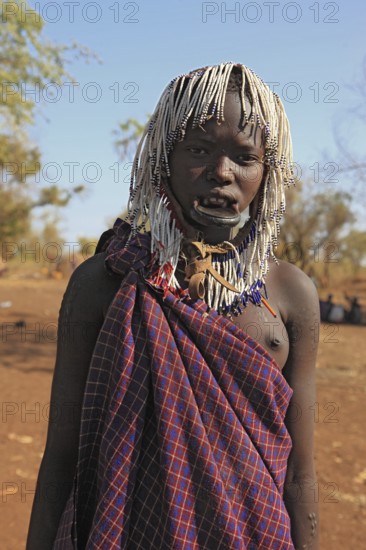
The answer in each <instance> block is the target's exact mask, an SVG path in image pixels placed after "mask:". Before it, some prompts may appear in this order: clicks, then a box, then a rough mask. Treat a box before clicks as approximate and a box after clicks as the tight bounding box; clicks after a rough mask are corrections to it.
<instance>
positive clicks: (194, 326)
mask: <svg viewBox="0 0 366 550" xmlns="http://www.w3.org/2000/svg"><path fill="white" fill-rule="evenodd" d="M128 228H129V226H128V225H127V224H125V223H124V222H121V220H117V222H116V224H115V227H114V229H115V237H114V238H113V239H112V240H111V241H110V243H109V246H108V253H109V256H108V258H107V265H108V266H109V268H110V269H112V270H113V271H115V272H117V273H120V274H123V275H124V278H123V282H122V284H121V286H120V289H119V290H118V292H117V294H116V296H115V298H114V300H113V302H112V304H111V306H110V308H109V311H108V313H107V316H106V319H105V322H104V325H103V327H102V329H101V332H100V334H99V338H98V341H97V344H96V347H95V349H94V354H93V358H92V363H91V367H90V372H89V376H88V380H87V385H86V390H85V397H84V405H83V415H82V423H81V434H80V447H79V460H78V466H77V475H76V481H75V489H74V491H73V492H72V494H71V496H70V498H69V501H68V503H67V505H66V509H65V511H64V514H63V517H62V519H61V523H60V526H59V530H58V534H57V538H56V541H55V544H54V547H53V548H54V550H66V549H69V548H70V549H72V548H79V549H81V548H82V549H84V548H86V549H88V550H92V549H93V550H94V549H105V550H114V549H126V550H135V549H136V550H137V549H141V550H149V549H157V550H158V549H162V550H172V549H174V550H198V549H207V550H217V549H219V550H220V549H222V550H223V549H230V550H234V549H237V550H239V549H240V550H244V549H247V550H254V549H261V550H265V549H271V550H275V549H280V550H286V549H291V550H294V546H293V543H292V541H291V536H290V520H289V517H288V514H287V511H286V509H285V506H284V502H283V498H282V495H283V484H284V478H285V474H286V466H287V459H288V455H289V453H290V449H291V441H290V438H289V435H288V432H287V430H286V428H285V425H284V416H285V413H286V409H287V406H288V403H289V400H290V397H291V394H292V391H291V389H290V387H289V386H288V384H287V382H286V381H285V379H284V377H283V375H282V374H281V371H280V370H279V368H278V366H277V365H276V363H275V362H274V361H273V360H272V359H271V357H270V356H269V355H268V354H267V353H266V351H265V350H264V349H263V348H262V347H261V346H260V345H258V344H257V343H256V342H255V341H253V340H252V339H251V338H249V337H248V336H247V335H245V334H244V333H243V331H242V330H240V329H239V328H237V327H236V326H235V325H234V324H233V323H232V322H231V321H230V320H229V319H226V318H225V317H222V316H220V315H218V314H217V313H216V312H212V311H211V312H210V313H209V315H208V316H206V315H207V313H206V312H207V306H206V304H205V303H204V302H202V301H200V300H198V301H196V302H194V303H193V302H192V301H191V300H190V299H189V297H188V296H187V297H185V298H183V299H182V298H181V299H179V298H177V297H175V296H173V294H171V293H170V292H167V293H165V295H164V294H163V293H162V292H161V291H159V290H157V289H154V288H153V287H152V286H151V285H149V284H148V283H147V281H146V279H145V278H144V276H143V275H144V274H145V275H146V270H147V268H148V266H149V263H150V261H151V256H150V242H149V237H148V235H139V236H138V237H136V238H135V239H134V240H133V241H132V242H131V243H130V245H129V246H128V248H127V249H124V248H123V244H124V243H125V241H126V233H127V232H128Z"/></svg>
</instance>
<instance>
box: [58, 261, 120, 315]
mask: <svg viewBox="0 0 366 550" xmlns="http://www.w3.org/2000/svg"><path fill="white" fill-rule="evenodd" d="M104 260H105V254H104V253H100V254H96V255H95V256H93V257H91V258H89V259H87V260H85V262H83V263H82V264H80V265H79V266H78V267H77V268H76V269H75V271H74V273H73V274H72V276H71V278H70V281H69V284H68V286H67V289H66V292H65V295H64V298H63V303H62V309H64V310H65V309H66V310H68V313H69V315H68V317H69V316H70V315H71V316H72V317H74V316H77V317H79V318H80V317H82V318H85V319H88V320H89V321H90V320H93V321H96V320H99V319H101V318H103V317H104V314H105V312H106V309H107V308H108V305H109V303H110V302H111V300H112V298H113V296H114V294H115V293H116V291H117V289H118V287H119V285H120V281H121V279H120V276H118V275H116V274H114V273H111V272H109V271H107V269H106V267H105V263H104Z"/></svg>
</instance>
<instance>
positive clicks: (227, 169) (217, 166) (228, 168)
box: [207, 155, 234, 185]
mask: <svg viewBox="0 0 366 550" xmlns="http://www.w3.org/2000/svg"><path fill="white" fill-rule="evenodd" d="M207 179H208V180H209V181H216V182H217V183H220V184H221V185H223V184H230V183H232V182H233V181H234V171H233V166H232V161H231V160H230V158H229V157H227V156H226V155H220V156H219V157H217V159H215V161H214V162H212V163H210V165H209V166H207Z"/></svg>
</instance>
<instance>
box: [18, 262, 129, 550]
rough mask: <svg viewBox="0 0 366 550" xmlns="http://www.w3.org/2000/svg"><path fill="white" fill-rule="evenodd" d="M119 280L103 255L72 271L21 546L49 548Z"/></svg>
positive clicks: (67, 490)
mask: <svg viewBox="0 0 366 550" xmlns="http://www.w3.org/2000/svg"><path fill="white" fill-rule="evenodd" d="M118 284H119V278H118V277H116V276H113V275H109V274H108V273H107V272H106V270H105V268H104V255H103V254H98V255H97V256H94V257H93V258H91V259H90V260H87V261H86V262H84V263H83V264H81V266H80V267H79V268H78V269H77V270H76V271H75V272H74V274H73V276H72V278H71V280H70V283H69V285H68V287H67V290H66V293H65V295H64V298H63V301H62V306H61V310H60V316H59V325H58V343H57V356H56V366H55V371H54V376H53V382H52V390H51V404H50V421H49V426H48V434H47V443H46V449H45V453H44V456H43V460H42V463H41V467H40V471H39V475H38V481H37V489H36V494H35V498H34V503H33V509H32V515H31V520H30V526H29V533H28V540H27V550H51V548H52V545H53V542H54V539H55V537H56V533H57V528H58V525H59V521H60V518H61V515H62V512H63V510H64V507H65V504H66V500H67V498H68V496H69V494H70V491H71V487H72V483H73V478H74V473H75V467H76V463H77V457H78V445H79V429H80V418H81V410H82V402H83V395H84V388H85V382H86V378H87V374H88V370H89V364H90V359H91V357H92V353H93V349H94V346H95V343H96V340H97V337H98V333H99V331H100V328H101V326H102V323H103V312H104V310H105V309H106V306H108V304H109V303H110V301H111V299H112V298H113V295H114V293H115V292H116V290H117V288H118Z"/></svg>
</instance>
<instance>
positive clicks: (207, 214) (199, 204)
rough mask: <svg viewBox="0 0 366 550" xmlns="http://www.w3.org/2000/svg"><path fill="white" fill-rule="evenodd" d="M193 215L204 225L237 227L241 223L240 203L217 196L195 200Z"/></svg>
mask: <svg viewBox="0 0 366 550" xmlns="http://www.w3.org/2000/svg"><path fill="white" fill-rule="evenodd" d="M191 215H192V217H193V218H194V219H195V220H196V221H197V222H199V223H201V224H202V225H212V224H216V225H228V226H235V225H236V224H237V223H239V221H240V212H239V208H238V203H237V202H236V201H235V200H232V199H229V198H226V197H220V196H217V195H211V196H207V197H203V198H201V199H196V200H194V201H193V208H192V211H191Z"/></svg>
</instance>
